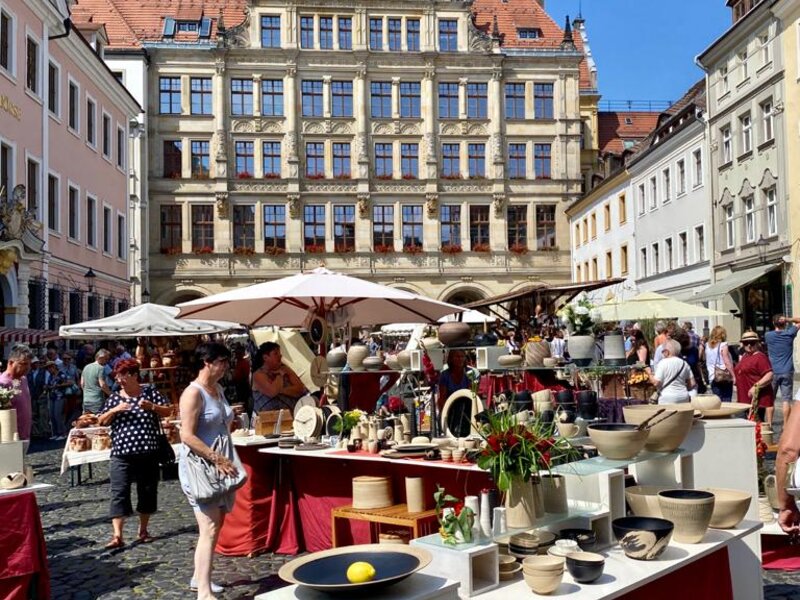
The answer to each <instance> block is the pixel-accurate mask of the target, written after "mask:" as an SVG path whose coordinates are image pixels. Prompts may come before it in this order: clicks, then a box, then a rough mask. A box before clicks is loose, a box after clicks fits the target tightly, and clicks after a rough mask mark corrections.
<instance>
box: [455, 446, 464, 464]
mask: <svg viewBox="0 0 800 600" xmlns="http://www.w3.org/2000/svg"><path fill="white" fill-rule="evenodd" d="M463 460H464V451H463V450H461V449H459V450H453V462H454V463H460V462H461V461H463Z"/></svg>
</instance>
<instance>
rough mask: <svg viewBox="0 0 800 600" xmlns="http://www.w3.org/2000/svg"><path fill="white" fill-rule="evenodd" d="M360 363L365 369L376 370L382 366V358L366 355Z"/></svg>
mask: <svg viewBox="0 0 800 600" xmlns="http://www.w3.org/2000/svg"><path fill="white" fill-rule="evenodd" d="M361 364H362V365H364V368H365V369H366V370H367V371H378V370H380V368H381V367H382V366H383V359H382V358H381V357H379V356H368V357H367V358H365V359H364V360H363V361H362V363H361Z"/></svg>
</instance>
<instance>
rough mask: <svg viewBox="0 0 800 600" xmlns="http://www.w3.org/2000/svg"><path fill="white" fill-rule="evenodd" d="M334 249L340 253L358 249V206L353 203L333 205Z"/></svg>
mask: <svg viewBox="0 0 800 600" xmlns="http://www.w3.org/2000/svg"><path fill="white" fill-rule="evenodd" d="M333 249H334V252H339V253H346V252H353V251H355V249H356V207H355V205H353V204H346V205H335V206H334V207H333Z"/></svg>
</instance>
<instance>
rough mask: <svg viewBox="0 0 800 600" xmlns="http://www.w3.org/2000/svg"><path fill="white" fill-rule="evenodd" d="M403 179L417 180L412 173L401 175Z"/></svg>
mask: <svg viewBox="0 0 800 600" xmlns="http://www.w3.org/2000/svg"><path fill="white" fill-rule="evenodd" d="M403 179H417V176H416V175H414V174H413V173H403Z"/></svg>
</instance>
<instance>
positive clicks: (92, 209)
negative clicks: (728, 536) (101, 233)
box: [86, 196, 97, 248]
mask: <svg viewBox="0 0 800 600" xmlns="http://www.w3.org/2000/svg"><path fill="white" fill-rule="evenodd" d="M86 245H87V246H89V247H91V248H94V247H95V246H97V200H95V199H94V198H92V197H91V196H86Z"/></svg>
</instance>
